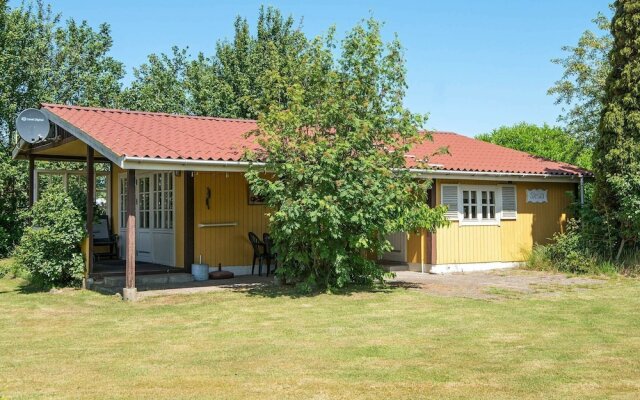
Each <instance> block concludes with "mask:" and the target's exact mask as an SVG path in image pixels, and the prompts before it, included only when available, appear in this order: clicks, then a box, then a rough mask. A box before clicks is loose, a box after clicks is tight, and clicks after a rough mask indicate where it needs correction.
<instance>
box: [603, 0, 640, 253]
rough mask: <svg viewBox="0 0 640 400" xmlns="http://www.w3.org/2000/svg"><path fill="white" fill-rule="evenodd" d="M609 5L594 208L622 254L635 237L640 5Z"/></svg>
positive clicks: (639, 180)
mask: <svg viewBox="0 0 640 400" xmlns="http://www.w3.org/2000/svg"><path fill="white" fill-rule="evenodd" d="M614 5H615V10H616V12H615V15H614V17H613V20H612V23H611V32H612V35H613V49H612V51H611V53H610V55H609V62H610V63H611V68H610V72H609V75H608V77H607V80H606V91H605V96H604V101H603V109H602V114H601V119H600V124H599V126H598V142H597V145H596V148H595V153H594V167H595V171H596V192H595V205H596V208H597V210H598V211H599V212H600V213H601V214H602V215H604V216H605V218H606V221H607V222H608V224H610V226H612V228H613V229H612V232H615V233H616V234H617V235H618V239H619V244H620V250H622V248H623V247H624V245H625V244H626V243H634V242H637V240H638V238H639V237H640V0H618V1H616V2H615V4H614ZM619 255H620V252H618V256H619Z"/></svg>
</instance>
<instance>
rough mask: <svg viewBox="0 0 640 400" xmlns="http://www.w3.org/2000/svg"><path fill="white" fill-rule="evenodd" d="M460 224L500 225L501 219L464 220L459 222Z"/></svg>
mask: <svg viewBox="0 0 640 400" xmlns="http://www.w3.org/2000/svg"><path fill="white" fill-rule="evenodd" d="M458 224H459V225H460V226H500V221H499V220H494V221H464V220H461V221H459V222H458Z"/></svg>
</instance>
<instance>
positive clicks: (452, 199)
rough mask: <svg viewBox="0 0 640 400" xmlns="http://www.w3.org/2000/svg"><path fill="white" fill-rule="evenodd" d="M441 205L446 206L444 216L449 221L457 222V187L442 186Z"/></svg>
mask: <svg viewBox="0 0 640 400" xmlns="http://www.w3.org/2000/svg"><path fill="white" fill-rule="evenodd" d="M440 188H441V189H442V205H444V206H447V207H448V210H447V213H446V214H445V215H446V216H447V218H449V219H450V220H454V221H457V220H458V185H442V186H440Z"/></svg>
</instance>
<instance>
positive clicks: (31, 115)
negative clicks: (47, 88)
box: [16, 108, 49, 143]
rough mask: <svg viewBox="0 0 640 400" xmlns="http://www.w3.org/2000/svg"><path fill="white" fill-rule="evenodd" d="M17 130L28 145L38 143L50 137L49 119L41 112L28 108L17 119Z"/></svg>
mask: <svg viewBox="0 0 640 400" xmlns="http://www.w3.org/2000/svg"><path fill="white" fill-rule="evenodd" d="M16 129H17V130H18V134H19V135H20V137H21V138H22V139H23V140H24V141H25V142H27V143H36V142H39V141H41V140H45V139H46V138H47V136H49V118H47V116H46V115H44V113H43V112H42V111H40V110H36V109H35V108H27V109H26V110H24V111H22V112H21V113H20V114H19V115H18V118H17V119H16Z"/></svg>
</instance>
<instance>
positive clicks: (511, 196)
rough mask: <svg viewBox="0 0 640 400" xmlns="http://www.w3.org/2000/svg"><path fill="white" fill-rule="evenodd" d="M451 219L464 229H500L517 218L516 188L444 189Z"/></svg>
mask: <svg viewBox="0 0 640 400" xmlns="http://www.w3.org/2000/svg"><path fill="white" fill-rule="evenodd" d="M441 191H442V194H441V201H442V204H443V205H446V206H447V207H448V210H447V214H446V216H447V218H448V219H449V220H452V221H460V225H461V226H462V225H500V221H501V220H514V219H516V217H517V190H516V187H515V185H449V184H446V185H442V186H441Z"/></svg>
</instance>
